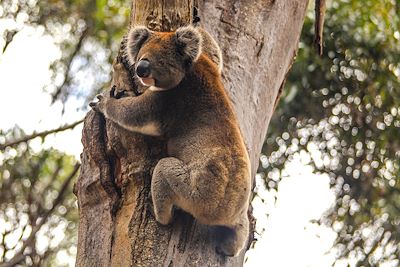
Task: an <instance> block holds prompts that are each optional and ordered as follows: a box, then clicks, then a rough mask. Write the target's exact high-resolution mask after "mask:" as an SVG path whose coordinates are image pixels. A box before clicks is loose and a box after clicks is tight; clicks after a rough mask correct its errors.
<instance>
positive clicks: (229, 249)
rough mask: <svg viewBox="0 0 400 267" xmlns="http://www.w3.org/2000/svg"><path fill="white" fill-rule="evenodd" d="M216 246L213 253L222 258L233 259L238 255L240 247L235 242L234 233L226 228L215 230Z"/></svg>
mask: <svg viewBox="0 0 400 267" xmlns="http://www.w3.org/2000/svg"><path fill="white" fill-rule="evenodd" d="M216 231H217V235H216V236H217V246H216V248H215V251H216V252H217V253H218V254H220V255H223V256H227V257H234V256H236V255H237V254H239V252H240V250H241V246H238V244H237V242H236V239H237V238H236V233H235V231H234V230H233V229H230V228H228V227H223V226H221V227H218V228H217V230H216Z"/></svg>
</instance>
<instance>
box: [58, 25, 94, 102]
mask: <svg viewBox="0 0 400 267" xmlns="http://www.w3.org/2000/svg"><path fill="white" fill-rule="evenodd" d="M88 32H89V28H88V27H86V28H85V29H84V30H83V32H82V34H81V35H80V36H79V40H78V43H77V44H76V46H75V49H74V51H73V52H72V54H71V56H70V57H69V58H68V60H67V64H66V66H67V68H66V70H65V74H64V81H63V83H62V84H61V85H60V86H59V87H57V89H56V91H55V92H54V93H53V95H52V103H54V102H55V101H56V100H57V99H58V97H59V96H60V94H61V93H62V91H63V89H64V87H65V86H66V85H67V84H68V83H69V81H70V77H69V75H70V70H71V65H72V61H73V60H74V58H75V57H76V55H77V54H78V52H79V51H80V50H81V48H82V44H83V41H84V40H85V38H86V37H87V35H88Z"/></svg>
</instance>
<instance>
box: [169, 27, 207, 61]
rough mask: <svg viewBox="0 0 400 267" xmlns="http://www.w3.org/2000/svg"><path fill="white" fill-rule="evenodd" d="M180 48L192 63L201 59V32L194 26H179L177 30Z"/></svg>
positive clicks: (177, 40)
mask: <svg viewBox="0 0 400 267" xmlns="http://www.w3.org/2000/svg"><path fill="white" fill-rule="evenodd" d="M175 35H176V42H177V46H178V50H179V51H180V52H181V53H182V54H183V55H184V57H185V59H186V60H188V61H189V62H190V63H192V62H195V61H196V60H197V59H199V57H200V54H201V44H202V38H201V34H200V33H199V32H198V30H197V29H196V28H194V27H193V26H186V27H181V28H178V29H177V30H176V32H175Z"/></svg>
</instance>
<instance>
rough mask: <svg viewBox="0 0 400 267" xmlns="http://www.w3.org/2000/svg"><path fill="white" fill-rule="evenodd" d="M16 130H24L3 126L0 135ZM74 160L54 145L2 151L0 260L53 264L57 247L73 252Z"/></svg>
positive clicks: (0, 174) (74, 212)
mask: <svg viewBox="0 0 400 267" xmlns="http://www.w3.org/2000/svg"><path fill="white" fill-rule="evenodd" d="M15 134H18V135H20V134H21V133H20V132H19V131H17V130H15V131H12V132H11V131H10V132H7V133H3V132H0V139H4V138H5V137H9V135H15ZM75 162H76V160H75V159H74V158H73V157H72V156H66V155H63V153H60V152H58V151H55V150H52V149H50V150H42V151H38V152H35V151H34V150H32V149H31V148H30V147H29V146H27V145H26V144H25V143H21V144H19V146H18V147H16V148H6V150H5V151H4V152H1V153H0V225H1V226H2V227H1V231H0V240H1V242H0V262H8V263H9V264H10V266H20V265H24V266H46V265H47V266H51V265H52V264H51V263H52V262H54V260H55V256H56V253H57V252H59V251H61V250H63V251H64V253H67V254H71V253H74V251H71V250H70V247H71V244H74V243H76V230H77V229H76V222H77V216H78V215H77V207H76V199H75V197H74V196H73V194H72V184H73V183H72V181H73V179H75V178H76V177H75V174H76V173H77V170H78V167H79V165H78V164H76V163H75ZM6 266H7V265H6Z"/></svg>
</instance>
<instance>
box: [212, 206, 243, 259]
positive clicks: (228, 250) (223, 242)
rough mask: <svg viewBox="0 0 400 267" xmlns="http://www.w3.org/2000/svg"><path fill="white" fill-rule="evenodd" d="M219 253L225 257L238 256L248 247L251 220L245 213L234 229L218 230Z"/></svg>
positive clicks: (221, 228)
mask: <svg viewBox="0 0 400 267" xmlns="http://www.w3.org/2000/svg"><path fill="white" fill-rule="evenodd" d="M217 231H218V233H217V241H218V244H217V248H216V250H217V253H219V254H222V255H224V256H237V255H238V254H239V252H240V251H241V250H242V249H243V248H244V246H245V245H246V241H247V238H248V236H249V218H248V217H247V212H246V211H244V212H242V214H241V215H240V217H239V220H238V222H237V224H236V225H234V226H233V227H220V228H219V229H217Z"/></svg>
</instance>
